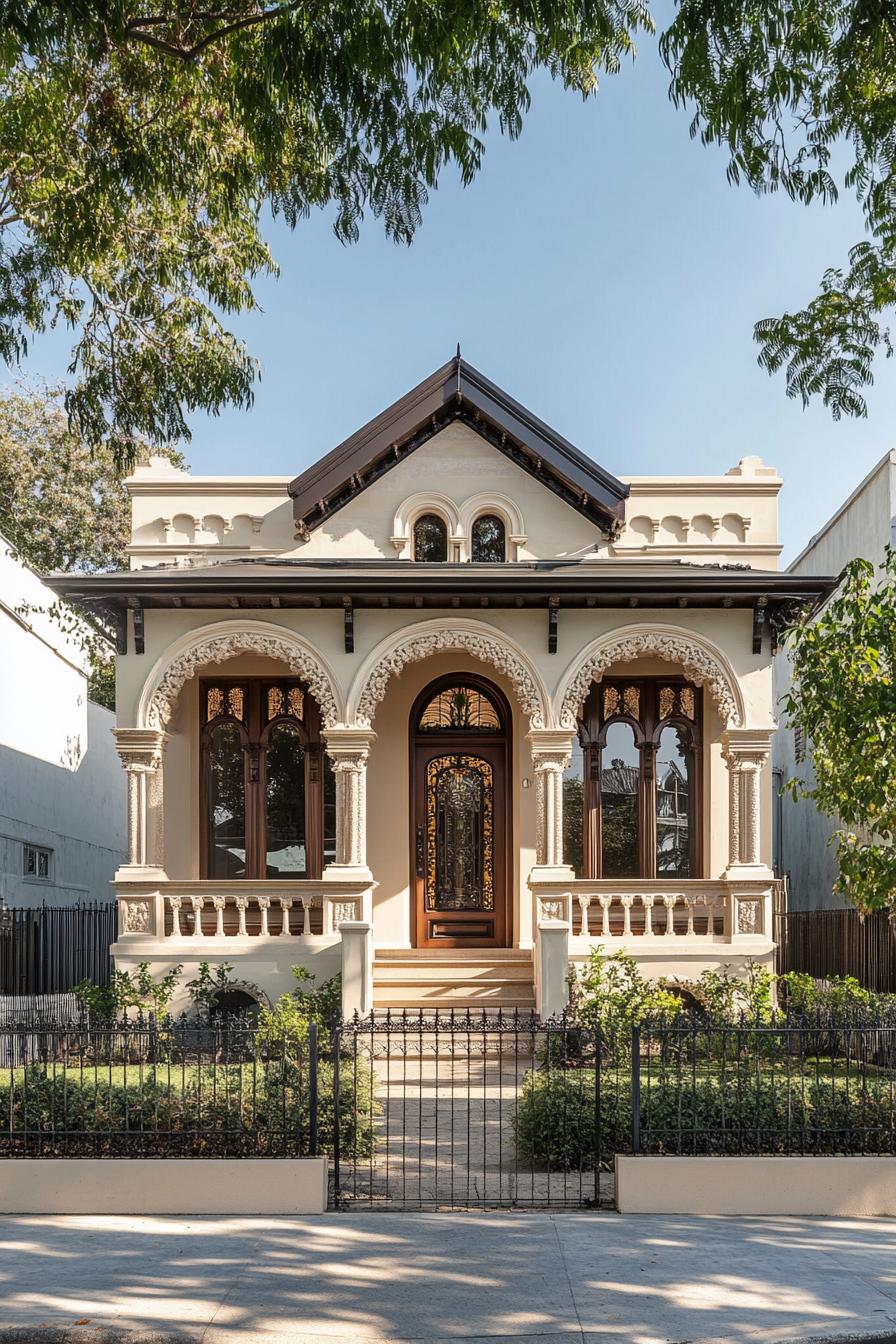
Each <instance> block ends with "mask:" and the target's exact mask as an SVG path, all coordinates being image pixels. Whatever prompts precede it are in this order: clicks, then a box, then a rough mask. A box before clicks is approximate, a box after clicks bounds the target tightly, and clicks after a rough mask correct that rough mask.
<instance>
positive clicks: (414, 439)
mask: <svg viewBox="0 0 896 1344" xmlns="http://www.w3.org/2000/svg"><path fill="white" fill-rule="evenodd" d="M455 420H460V421H462V422H463V423H464V424H467V425H469V426H470V428H471V429H473V430H474V431H475V432H476V433H477V434H479V435H481V437H482V438H484V439H485V440H486V441H487V442H488V443H490V444H492V446H493V447H495V448H497V449H498V451H499V452H502V453H504V454H505V456H506V457H509V458H510V460H511V461H512V462H515V463H516V464H517V465H518V466H520V467H522V468H523V470H524V471H527V472H529V474H530V475H531V476H534V477H535V478H536V480H538V481H540V482H541V483H542V484H543V485H544V486H545V487H546V488H547V489H549V490H551V491H553V493H554V494H556V495H559V497H560V498H561V499H562V500H564V501H565V502H566V503H567V504H569V505H570V506H571V507H572V508H574V509H576V510H577V511H578V512H579V513H581V514H583V515H584V516H585V517H586V518H587V519H588V520H589V521H590V522H592V523H594V524H595V526H596V527H599V528H600V529H601V530H602V531H604V532H608V533H611V534H612V533H615V531H616V530H617V529H618V526H619V524H620V522H621V520H622V518H623V516H624V511H625V499H626V496H627V495H628V486H627V485H623V483H622V482H621V481H619V480H617V479H616V477H615V476H612V475H611V474H610V472H608V471H604V469H603V467H599V466H598V465H597V463H596V462H592V460H591V458H589V457H586V456H585V454H584V453H581V452H579V450H578V448H576V447H574V446H573V444H571V443H570V442H569V441H568V440H567V439H564V438H563V437H562V435H560V434H558V433H557V432H556V431H555V430H553V429H551V428H550V426H549V425H546V424H545V423H544V421H543V420H539V419H538V417H537V416H534V415H533V414H532V412H531V411H527V410H526V408H525V406H521V405H520V403H519V402H518V401H514V399H513V398H512V397H509V396H508V395H507V393H506V392H503V391H502V390H501V388H500V387H497V386H496V385H495V384H494V383H492V382H489V380H488V379H487V378H486V377H484V375H483V374H481V373H479V371H478V370H477V369H474V368H473V366H472V365H471V364H468V363H467V362H466V360H464V359H462V358H461V356H460V351H458V353H457V354H456V355H455V357H454V359H452V360H450V361H449V363H447V364H445V365H443V366H442V368H440V369H438V370H437V371H436V372H435V373H434V374H432V375H431V376H430V377H429V378H427V379H426V380H425V381H424V382H422V383H420V384H419V385H418V386H417V387H415V388H414V389H413V390H412V391H411V392H408V393H407V394H406V395H405V396H403V397H402V398H401V399H400V400H399V401H396V402H395V403H394V404H393V405H392V406H390V407H389V408H388V409H387V410H385V411H383V412H381V414H380V415H378V416H377V417H376V418H375V419H374V420H371V421H370V422H369V424H366V425H365V426H364V427H363V429H359V430H358V431H357V432H356V433H354V434H352V436H351V437H350V438H348V439H346V440H345V442H344V443H341V444H340V445H339V446H338V448H334V449H333V451H332V452H330V453H327V455H326V457H322V458H321V459H320V461H319V462H317V463H315V465H314V466H313V467H309V468H308V470H307V471H304V472H302V474H301V476H297V477H296V478H295V480H294V481H292V482H291V484H290V486H289V493H290V495H291V496H292V502H293V516H294V518H295V522H296V530H297V532H298V533H299V534H300V535H302V536H306V537H307V536H308V534H309V533H310V532H311V531H312V529H313V528H315V527H319V526H320V524H321V523H323V522H325V521H326V519H327V518H330V517H332V515H333V514H334V513H336V512H337V511H338V510H339V509H341V508H342V507H343V506H344V505H345V504H347V503H348V502H349V500H351V499H354V498H355V496H356V495H358V494H360V493H361V491H362V490H366V488H367V487H368V486H369V485H372V484H373V482H374V481H377V480H379V478H380V477H381V476H384V475H385V474H386V472H387V471H391V469H392V468H393V467H396V466H398V464H399V463H400V462H403V461H404V460H405V458H406V457H408V456H409V455H410V454H411V453H412V452H414V450H415V449H416V448H419V447H420V446H421V444H424V443H426V442H427V441H428V440H429V439H431V438H433V436H434V435H436V434H438V433H440V432H441V430H443V429H445V427H446V426H447V425H449V424H451V423H452V422H453V421H455Z"/></svg>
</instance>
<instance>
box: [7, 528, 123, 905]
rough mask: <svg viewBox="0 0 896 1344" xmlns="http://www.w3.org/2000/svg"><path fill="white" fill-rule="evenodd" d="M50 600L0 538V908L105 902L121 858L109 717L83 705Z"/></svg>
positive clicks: (79, 672) (82, 674) (77, 652)
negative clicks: (1, 903) (51, 612)
mask: <svg viewBox="0 0 896 1344" xmlns="http://www.w3.org/2000/svg"><path fill="white" fill-rule="evenodd" d="M57 600H58V599H57V598H56V595H55V594H54V593H52V592H50V590H49V589H48V588H47V587H46V586H45V585H44V584H43V583H42V582H41V580H40V579H39V578H38V577H37V575H36V574H34V573H33V572H32V571H31V570H30V569H28V568H27V567H26V566H25V565H23V564H22V562H21V561H20V560H18V559H17V558H16V557H15V555H14V553H13V551H12V550H11V548H10V546H9V544H8V543H7V542H6V541H5V540H4V539H3V538H2V537H0V649H2V658H0V900H2V902H3V904H4V905H14V906H21V905H29V906H30V905H40V904H41V903H43V902H45V903H46V904H47V905H69V904H72V903H74V902H77V901H96V900H110V899H112V897H113V894H114V893H113V891H112V888H111V886H110V885H109V884H110V882H111V880H112V876H113V874H114V873H115V870H116V868H117V867H118V865H119V864H120V863H121V862H122V860H123V857H124V849H125V803H124V794H125V791H124V785H123V781H122V777H121V765H120V763H119V760H118V755H117V753H116V750H115V740H114V738H113V736H112V731H111V730H112V727H113V725H114V722H115V717H114V715H113V714H111V713H110V712H109V710H107V709H103V708H102V707H101V706H100V705H95V704H94V703H93V702H92V701H90V700H88V698H87V663H86V658H85V655H84V653H83V651H82V650H81V648H80V647H79V642H78V641H77V640H76V639H74V638H73V637H72V635H71V634H67V633H65V631H64V630H63V629H62V627H61V626H60V624H59V623H58V622H57V621H54V620H53V619H52V617H50V616H49V615H47V614H46V612H47V610H48V609H49V608H50V607H52V606H53V604H54V603H55V602H57Z"/></svg>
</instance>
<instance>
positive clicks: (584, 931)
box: [579, 896, 591, 938]
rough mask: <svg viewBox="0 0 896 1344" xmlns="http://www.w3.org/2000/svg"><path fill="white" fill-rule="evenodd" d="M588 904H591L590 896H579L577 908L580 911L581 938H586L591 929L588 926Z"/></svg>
mask: <svg viewBox="0 0 896 1344" xmlns="http://www.w3.org/2000/svg"><path fill="white" fill-rule="evenodd" d="M590 904H591V897H590V896H580V897H579V909H580V910H581V912H582V928H581V936H582V937H583V938H588V937H590V935H591V930H590V928H589V927H588V907H589V906H590Z"/></svg>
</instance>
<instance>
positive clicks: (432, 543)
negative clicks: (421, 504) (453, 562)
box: [414, 513, 448, 564]
mask: <svg viewBox="0 0 896 1344" xmlns="http://www.w3.org/2000/svg"><path fill="white" fill-rule="evenodd" d="M414 559H415V560H420V561H423V562H426V561H429V563H430V564H433V563H435V564H444V563H445V561H446V560H447V559H448V528H447V527H446V526H445V520H444V519H443V518H440V517H439V515H438V514H437V513H424V514H422V515H421V516H420V517H419V518H418V519H417V521H416V523H415V524H414Z"/></svg>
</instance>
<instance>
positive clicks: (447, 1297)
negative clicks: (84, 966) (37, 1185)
mask: <svg viewBox="0 0 896 1344" xmlns="http://www.w3.org/2000/svg"><path fill="white" fill-rule="evenodd" d="M0 1280H2V1286H0V1301H2V1318H0V1341H4V1342H5V1341H12V1340H17V1341H27V1342H28V1344H32V1342H34V1344H49V1341H53V1344H56V1342H57V1341H63V1340H64V1341H66V1344H67V1342H68V1341H69V1340H78V1341H82V1342H83V1344H94V1342H96V1344H99V1341H107V1340H110V1339H127V1340H129V1344H137V1341H138V1340H148V1339H150V1338H151V1339H153V1340H154V1341H156V1340H163V1339H164V1340H170V1339H175V1338H176V1339H178V1340H184V1341H187V1340H189V1341H193V1340H199V1341H202V1344H337V1341H339V1344H348V1341H352V1342H353V1344H354V1342H356V1341H363V1342H365V1344H366V1342H368V1341H387V1340H415V1341H427V1342H428V1344H431V1342H432V1341H446V1342H447V1341H452V1342H453V1341H459V1340H463V1341H471V1340H477V1341H480V1344H506V1342H507V1341H509V1340H525V1341H529V1342H530V1344H572V1342H574V1341H582V1342H583V1344H613V1342H614V1341H625V1344H669V1342H670V1341H676V1344H677V1342H679V1341H688V1344H707V1342H708V1341H722V1340H724V1341H726V1344H731V1341H735V1344H737V1342H738V1341H743V1344H747V1342H748V1341H749V1342H750V1344H763V1342H766V1344H768V1342H770V1341H781V1340H793V1339H801V1340H805V1339H809V1338H813V1339H814V1338H824V1339H828V1340H830V1339H832V1338H842V1337H844V1336H848V1335H856V1334H859V1335H861V1334H875V1335H876V1336H878V1337H880V1338H887V1337H890V1336H891V1334H892V1337H893V1338H894V1339H896V1222H885V1221H882V1220H880V1221H876V1220H875V1221H847V1220H835V1219H830V1220H812V1219H805V1218H777V1219H758V1218H742V1219H713V1218H681V1217H641V1218H622V1217H619V1216H618V1215H615V1214H588V1213H571V1214H538V1213H530V1214H519V1213H507V1214H444V1213H442V1214H411V1213H405V1214H397V1215H396V1214H386V1213H366V1214H358V1213H354V1214H345V1213H340V1214H328V1215H326V1216H324V1217H322V1218H296V1219H285V1218H284V1219H264V1218H251V1219H247V1218H196V1219H177V1218H112V1217H106V1218H98V1217H90V1218H88V1217H39V1218H38V1217H16V1218H4V1219H0ZM119 1332H126V1333H119ZM130 1332H134V1333H133V1334H131V1333H130Z"/></svg>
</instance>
